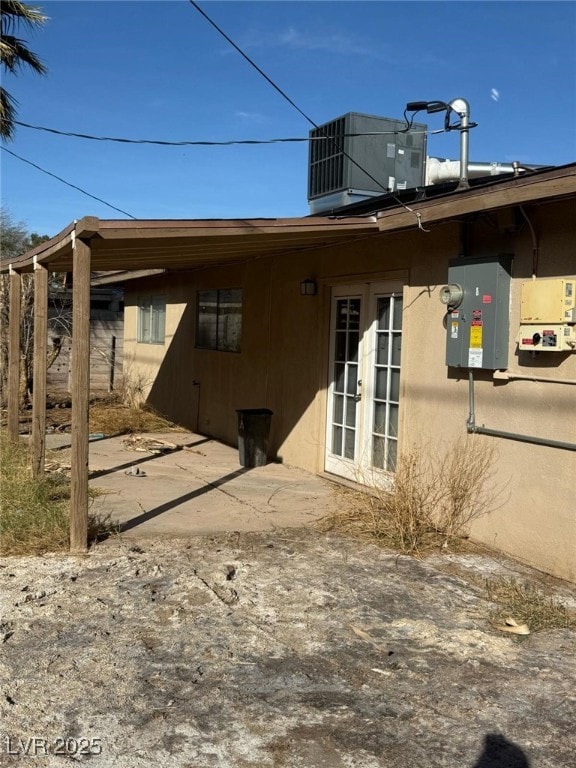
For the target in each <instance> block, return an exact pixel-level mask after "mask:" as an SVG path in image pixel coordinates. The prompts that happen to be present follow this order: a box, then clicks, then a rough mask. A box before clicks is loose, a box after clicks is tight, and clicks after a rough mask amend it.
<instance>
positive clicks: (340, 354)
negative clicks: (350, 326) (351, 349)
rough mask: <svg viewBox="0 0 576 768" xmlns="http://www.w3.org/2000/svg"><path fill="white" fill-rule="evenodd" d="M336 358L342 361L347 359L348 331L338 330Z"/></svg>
mask: <svg viewBox="0 0 576 768" xmlns="http://www.w3.org/2000/svg"><path fill="white" fill-rule="evenodd" d="M334 359H335V360H338V361H339V362H340V361H342V362H343V361H344V360H346V331H336V349H335V351H334Z"/></svg>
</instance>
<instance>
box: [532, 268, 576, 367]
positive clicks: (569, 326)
mask: <svg viewBox="0 0 576 768" xmlns="http://www.w3.org/2000/svg"><path fill="white" fill-rule="evenodd" d="M520 323H521V325H520V331H519V332H518V347H519V349H522V350H530V351H532V352H573V351H576V277H559V278H536V279H535V280H530V281H527V282H525V283H522V296H521V301H520Z"/></svg>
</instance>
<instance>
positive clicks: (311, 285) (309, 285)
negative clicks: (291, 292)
mask: <svg viewBox="0 0 576 768" xmlns="http://www.w3.org/2000/svg"><path fill="white" fill-rule="evenodd" d="M317 293H318V286H317V285H316V280H312V278H311V277H307V278H306V280H303V281H302V282H301V283H300V295H301V296H316V294H317Z"/></svg>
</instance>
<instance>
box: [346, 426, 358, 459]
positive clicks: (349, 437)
mask: <svg viewBox="0 0 576 768" xmlns="http://www.w3.org/2000/svg"><path fill="white" fill-rule="evenodd" d="M355 440H356V432H355V431H354V430H353V429H347V430H346V434H345V437H344V456H345V457H346V458H347V459H353V458H354V442H355Z"/></svg>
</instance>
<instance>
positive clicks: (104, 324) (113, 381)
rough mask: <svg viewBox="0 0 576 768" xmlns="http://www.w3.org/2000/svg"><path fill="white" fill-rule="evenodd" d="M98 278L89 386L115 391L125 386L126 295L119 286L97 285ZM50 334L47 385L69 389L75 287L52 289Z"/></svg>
mask: <svg viewBox="0 0 576 768" xmlns="http://www.w3.org/2000/svg"><path fill="white" fill-rule="evenodd" d="M95 282H96V283H97V282H98V281H97V280H95V281H93V287H92V289H91V292H90V390H91V391H92V392H114V391H117V390H120V389H121V386H122V360H123V348H124V296H123V293H122V290H121V289H119V288H118V287H114V286H109V287H97V286H95V285H94V283H95ZM48 336H49V339H50V353H49V358H48V360H49V363H50V365H49V368H48V372H47V385H48V388H49V390H50V391H51V392H69V391H70V374H71V362H72V361H71V341H72V338H71V337H72V291H71V289H70V288H67V287H65V286H62V287H60V288H53V289H52V290H51V292H50V297H49V305H48Z"/></svg>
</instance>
